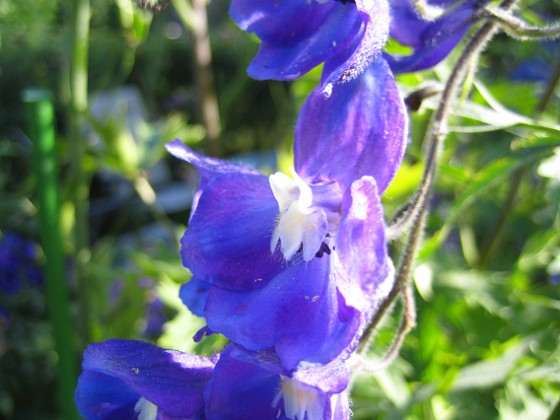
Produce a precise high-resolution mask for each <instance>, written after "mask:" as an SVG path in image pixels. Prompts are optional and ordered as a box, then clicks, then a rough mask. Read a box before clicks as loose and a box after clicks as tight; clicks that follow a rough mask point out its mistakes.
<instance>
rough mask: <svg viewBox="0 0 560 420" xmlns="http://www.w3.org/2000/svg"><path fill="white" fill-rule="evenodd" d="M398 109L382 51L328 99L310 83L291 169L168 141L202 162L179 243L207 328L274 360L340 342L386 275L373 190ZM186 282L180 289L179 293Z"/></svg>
mask: <svg viewBox="0 0 560 420" xmlns="http://www.w3.org/2000/svg"><path fill="white" fill-rule="evenodd" d="M406 126H407V124H406V117H405V112H404V106H403V103H402V100H401V98H400V95H399V92H398V89H397V87H396V84H395V82H394V79H393V76H392V74H391V72H390V70H389V68H388V66H387V65H386V63H385V62H384V61H382V60H379V61H377V62H376V63H374V64H373V65H372V66H371V67H370V68H369V69H368V70H367V71H366V72H364V73H363V74H362V75H361V76H360V77H359V78H357V79H355V80H353V81H351V82H348V83H346V84H344V85H342V86H340V87H339V88H338V89H336V90H335V91H334V92H333V94H332V96H331V97H330V98H329V99H328V100H327V99H325V98H324V96H323V95H322V92H321V89H320V88H317V89H316V90H315V91H314V92H312V93H311V95H310V96H309V98H308V99H307V101H306V102H305V104H304V106H303V108H302V110H301V112H300V116H299V119H298V122H297V125H296V133H295V145H294V149H295V170H294V172H293V177H292V178H289V177H288V176H286V175H284V174H281V173H276V174H274V175H272V176H270V177H266V176H264V175H262V174H260V173H258V172H257V171H256V170H253V169H249V168H246V167H242V166H237V165H233V164H229V163H226V162H223V161H220V160H217V159H212V158H208V157H204V156H201V155H198V154H196V153H194V152H192V151H191V150H190V149H188V148H187V147H186V146H184V145H183V144H182V143H181V142H180V141H179V140H176V141H174V142H171V143H169V144H168V145H167V148H168V150H169V151H170V152H171V153H172V154H173V155H175V156H176V157H178V158H180V159H183V160H185V161H187V162H189V163H192V164H193V165H194V166H196V167H197V169H198V170H199V172H200V174H201V183H200V186H199V189H198V191H197V195H196V196H197V197H198V198H197V200H196V202H195V203H194V211H193V213H192V217H191V221H190V224H189V228H188V229H187V231H186V233H185V235H184V236H183V238H182V240H181V243H182V248H181V254H182V258H183V263H184V265H185V266H186V267H187V268H189V269H190V270H191V271H192V273H193V280H191V283H190V284H189V283H187V286H185V287H187V288H189V289H190V292H193V291H195V292H196V293H197V294H198V296H200V298H201V299H205V301H204V302H203V303H201V302H198V303H196V304H195V307H194V308H193V307H192V305H193V303H194V299H192V298H188V297H187V299H184V300H185V301H186V303H187V305H189V306H190V307H191V308H192V309H193V312H195V313H199V314H200V313H201V311H203V314H204V316H205V317H206V321H207V323H208V328H209V330H211V331H214V332H218V333H221V334H224V335H225V336H226V337H228V338H229V339H231V340H233V341H234V342H235V343H237V344H239V345H241V346H243V347H245V348H247V349H249V350H255V351H256V350H263V349H267V348H274V350H275V351H276V353H277V354H278V357H279V359H280V362H281V364H282V366H283V367H284V368H285V369H292V368H294V367H295V366H297V365H298V364H299V363H300V362H301V361H303V360H305V361H307V362H313V363H327V362H329V361H331V360H333V359H334V358H336V357H338V356H339V355H341V354H342V353H344V352H347V353H348V352H351V351H352V350H353V348H354V346H355V344H356V340H357V337H358V334H359V331H360V329H361V328H362V327H363V325H364V322H365V320H367V318H368V317H369V314H370V313H371V311H372V310H373V308H374V306H375V305H376V304H377V302H378V301H379V300H380V299H382V298H383V297H384V296H385V295H386V294H387V293H388V290H389V288H390V287H391V284H392V281H393V279H392V264H391V261H390V259H389V257H388V255H387V249H386V248H387V245H386V242H385V224H384V220H383V210H382V208H381V203H380V194H381V193H382V192H383V191H384V190H385V188H386V187H387V185H388V184H389V182H390V180H391V179H392V177H393V176H394V174H395V172H396V170H397V168H398V165H399V164H400V161H401V159H402V156H403V153H404V146H405V140H406V135H407V132H406ZM188 295H189V292H184V293H182V296H183V298H185V296H188Z"/></svg>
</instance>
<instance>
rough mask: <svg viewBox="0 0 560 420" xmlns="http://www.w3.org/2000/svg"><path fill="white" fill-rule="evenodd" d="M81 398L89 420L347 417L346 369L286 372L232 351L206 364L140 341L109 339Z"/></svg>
mask: <svg viewBox="0 0 560 420" xmlns="http://www.w3.org/2000/svg"><path fill="white" fill-rule="evenodd" d="M82 367H83V372H82V374H81V376H80V379H79V381H78V387H77V390H76V394H75V400H76V405H77V406H78V409H79V411H80V413H81V414H82V415H83V416H84V417H85V418H87V419H97V420H102V419H129V418H138V419H141V420H152V419H156V418H157V419H203V418H207V419H213V420H220V419H224V420H226V419H227V420H231V419H292V420H295V419H299V420H304V419H314V420H319V419H322V420H335V419H336V420H343V419H347V418H349V414H350V409H349V400H348V394H347V387H348V383H349V379H350V375H349V372H348V370H347V368H346V367H345V365H344V363H343V362H342V361H340V360H338V359H335V360H334V361H332V362H331V363H329V364H326V365H308V366H302V367H300V368H299V369H296V370H291V371H286V370H285V369H283V368H282V367H281V366H280V364H279V363H278V361H277V359H276V356H275V355H274V354H273V353H270V352H266V351H265V352H248V351H246V350H245V349H243V348H241V347H239V346H237V345H235V344H230V345H229V346H227V347H226V348H225V349H224V351H223V352H222V353H221V354H218V355H216V356H214V357H201V356H195V355H192V354H188V353H181V352H179V351H174V350H165V349H162V348H159V347H156V346H154V345H152V344H148V343H143V342H140V341H132V340H131V341H128V340H107V341H105V342H102V343H96V344H90V345H89V346H88V348H87V349H86V351H85V352H84V361H83V364H82Z"/></svg>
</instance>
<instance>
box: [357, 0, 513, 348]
mask: <svg viewBox="0 0 560 420" xmlns="http://www.w3.org/2000/svg"><path fill="white" fill-rule="evenodd" d="M514 3H515V0H504V1H503V2H502V4H501V6H500V7H502V8H503V9H504V10H508V9H509V8H511V7H513V5H514ZM497 29H498V28H497V25H496V22H494V21H492V20H487V21H486V22H485V23H484V24H483V25H482V27H481V28H480V29H479V30H478V31H477V32H476V33H475V34H474V36H473V37H472V39H471V40H470V42H469V43H468V44H467V46H466V48H465V50H464V51H463V52H462V54H461V56H460V57H459V60H458V61H457V64H456V65H455V67H454V68H453V71H452V72H451V75H450V77H449V79H448V80H447V83H446V84H445V87H444V90H443V93H442V96H441V100H440V103H439V106H438V108H437V109H436V111H435V112H434V114H433V116H432V120H431V123H430V126H429V128H428V130H427V132H426V139H427V141H426V144H427V145H428V146H427V148H426V167H425V169H424V175H423V178H422V182H421V184H420V188H419V191H418V192H417V194H416V195H415V197H414V198H413V200H412V201H411V203H410V204H409V206H408V208H407V209H406V210H405V212H404V215H403V216H402V217H401V218H399V219H398V220H397V221H396V222H395V223H393V224H392V225H391V226H389V229H388V237H391V236H393V237H397V236H400V234H402V233H403V232H405V231H407V230H409V229H410V230H411V232H410V234H409V237H408V241H407V245H406V248H405V252H404V255H403V258H402V259H401V263H400V266H399V270H398V273H397V278H396V281H395V284H394V286H393V289H392V290H391V292H390V293H389V295H388V297H387V299H386V300H385V301H384V302H383V303H382V304H381V306H380V307H379V308H378V310H377V311H376V313H375V314H374V316H373V318H372V320H371V321H370V323H369V324H368V325H367V326H366V328H365V330H364V334H363V335H362V338H361V339H360V343H359V345H358V348H357V351H358V353H363V352H366V351H367V349H368V348H369V344H370V342H371V340H372V338H373V336H374V333H375V330H376V328H377V326H378V324H379V322H380V321H381V319H382V318H383V316H384V315H385V313H386V311H387V309H389V308H390V307H391V306H392V304H393V302H394V301H395V299H396V298H397V296H398V295H399V294H400V293H403V292H404V291H405V289H406V288H407V287H408V282H409V278H410V275H411V273H412V269H413V267H414V263H415V260H416V254H417V251H418V247H419V245H420V242H421V238H422V235H423V231H424V225H425V222H426V218H427V214H428V205H427V200H428V198H429V196H430V192H431V187H432V184H433V181H434V179H435V176H436V169H437V163H438V161H439V157H440V155H441V152H442V150H443V144H444V140H445V138H446V136H447V122H448V118H449V113H450V110H451V106H452V104H453V102H454V99H455V98H456V97H457V95H458V91H459V88H460V86H461V83H462V82H463V80H464V79H465V76H466V74H467V71H468V70H469V67H470V66H471V65H472V63H473V62H475V61H476V60H478V57H479V55H480V53H481V52H482V51H483V50H484V48H485V47H486V45H487V44H488V42H489V41H490V39H492V37H493V36H494V34H495V33H496V32H497ZM397 233H398V235H397ZM407 332H408V331H407ZM402 339H403V340H404V337H402ZM401 344H402V341H401Z"/></svg>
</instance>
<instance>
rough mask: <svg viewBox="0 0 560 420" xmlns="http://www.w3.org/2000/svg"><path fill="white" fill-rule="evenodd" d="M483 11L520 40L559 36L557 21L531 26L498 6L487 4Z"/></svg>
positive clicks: (559, 24) (559, 30) (505, 30)
mask: <svg viewBox="0 0 560 420" xmlns="http://www.w3.org/2000/svg"><path fill="white" fill-rule="evenodd" d="M484 11H485V12H487V13H488V15H489V16H490V17H492V18H493V19H495V20H496V21H497V22H498V24H499V25H500V27H501V28H502V29H503V30H504V32H506V33H507V34H508V35H509V36H511V37H513V38H515V39H518V40H520V41H529V40H538V39H555V38H558V37H560V23H558V22H556V23H553V24H551V25H546V26H542V27H540V26H533V25H529V24H528V23H527V22H525V21H524V20H523V19H520V18H518V17H517V16H514V15H512V14H511V13H510V12H509V11H506V10H503V9H501V8H499V7H493V6H487V7H486V8H485V9H484Z"/></svg>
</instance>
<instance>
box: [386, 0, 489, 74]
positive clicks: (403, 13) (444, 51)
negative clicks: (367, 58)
mask: <svg viewBox="0 0 560 420" xmlns="http://www.w3.org/2000/svg"><path fill="white" fill-rule="evenodd" d="M488 1H489V0H464V1H461V0H431V1H430V2H429V3H430V5H431V6H436V7H441V8H444V9H445V8H449V10H447V11H446V12H445V13H443V15H442V16H441V17H439V18H438V19H435V20H434V21H426V20H424V19H422V18H421V17H420V16H419V15H418V12H417V11H416V9H415V6H414V3H413V1H412V0H391V25H390V35H391V37H392V38H394V39H396V40H397V41H398V42H399V43H401V44H402V45H406V46H409V47H412V49H413V51H412V53H411V54H410V55H402V56H400V55H389V54H384V56H385V59H386V60H387V62H388V63H389V65H390V66H391V69H392V70H393V72H394V73H397V74H398V73H411V72H415V71H420V70H426V69H429V68H431V67H434V66H435V65H436V64H438V63H439V62H440V61H442V60H443V59H444V58H445V57H447V55H448V54H449V53H450V52H451V51H452V50H453V49H454V48H455V46H456V45H457V44H458V43H459V42H460V41H461V39H462V38H463V36H464V35H465V33H466V32H467V31H468V30H469V28H470V27H471V25H472V24H473V23H474V14H475V12H476V11H477V10H478V9H479V8H480V7H481V6H482V5H484V4H486V3H488Z"/></svg>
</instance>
